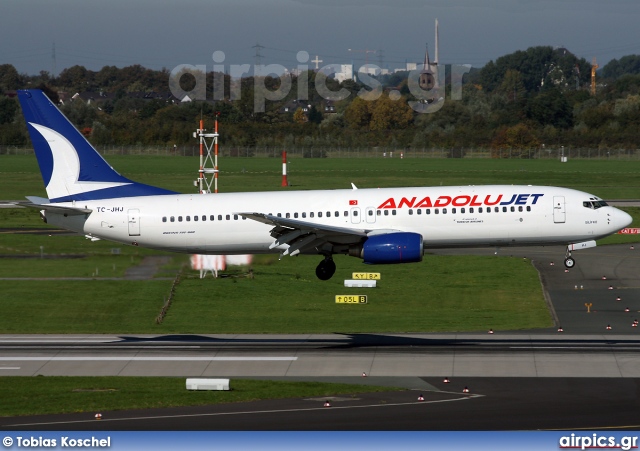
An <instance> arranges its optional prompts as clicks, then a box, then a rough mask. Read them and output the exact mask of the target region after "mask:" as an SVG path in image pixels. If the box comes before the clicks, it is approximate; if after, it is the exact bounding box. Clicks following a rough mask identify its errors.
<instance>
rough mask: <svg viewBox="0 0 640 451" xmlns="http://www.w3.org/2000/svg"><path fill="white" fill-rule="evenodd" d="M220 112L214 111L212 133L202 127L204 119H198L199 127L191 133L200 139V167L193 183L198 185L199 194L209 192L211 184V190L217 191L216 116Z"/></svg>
mask: <svg viewBox="0 0 640 451" xmlns="http://www.w3.org/2000/svg"><path fill="white" fill-rule="evenodd" d="M219 115H220V113H216V120H215V125H214V131H213V133H207V130H206V129H205V128H204V120H202V119H200V128H199V129H197V130H196V131H195V133H194V134H193V137H194V138H199V140H200V169H199V170H198V179H197V180H196V181H195V182H194V185H195V186H196V187H198V191H199V192H200V194H209V193H211V186H212V185H213V192H214V193H217V192H218V173H219V170H218V136H219V134H218V116H219Z"/></svg>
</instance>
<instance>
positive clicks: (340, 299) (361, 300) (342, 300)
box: [336, 294, 367, 304]
mask: <svg viewBox="0 0 640 451" xmlns="http://www.w3.org/2000/svg"><path fill="white" fill-rule="evenodd" d="M366 303H367V296H366V295H357V294H337V295H336V304H366Z"/></svg>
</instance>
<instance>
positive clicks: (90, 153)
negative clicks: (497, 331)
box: [18, 90, 631, 280]
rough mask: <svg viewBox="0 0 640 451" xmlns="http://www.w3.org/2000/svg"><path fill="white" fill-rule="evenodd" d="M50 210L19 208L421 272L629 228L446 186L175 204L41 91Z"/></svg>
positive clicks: (125, 235) (183, 198)
mask: <svg viewBox="0 0 640 451" xmlns="http://www.w3.org/2000/svg"><path fill="white" fill-rule="evenodd" d="M18 98H19V99H20V103H21V105H22V111H23V114H24V117H25V120H26V122H27V128H28V129H29V134H30V136H31V141H32V143H33V147H34V149H35V153H36V157H37V159H38V164H39V166H40V171H41V173H42V177H43V180H44V183H45V185H46V191H47V195H48V197H49V198H48V199H45V198H36V197H27V199H28V200H29V202H25V203H22V205H26V206H30V207H35V208H38V209H39V210H41V215H42V217H43V219H44V220H45V221H46V222H47V223H49V224H51V225H55V226H58V227H62V228H65V229H68V230H72V231H74V232H77V233H80V234H83V235H85V236H86V237H87V238H89V239H91V240H102V239H104V240H111V241H115V242H119V243H123V244H129V245H134V246H143V247H148V248H153V249H160V250H165V251H172V252H184V253H190V254H261V253H280V255H281V256H287V255H288V256H294V255H298V254H319V255H322V256H324V258H323V260H322V261H321V262H320V264H319V265H318V267H317V268H316V275H317V276H318V278H320V279H321V280H328V279H330V278H331V277H332V276H333V274H334V273H335V270H336V265H335V263H334V261H333V258H332V256H333V255H334V254H347V255H351V256H354V257H358V258H361V259H363V261H364V263H368V264H389V263H409V262H419V261H421V260H422V256H423V253H424V252H425V250H428V249H435V248H447V247H482V246H491V247H503V246H528V245H532V246H540V245H560V244H561V245H567V253H566V259H565V265H566V267H567V268H571V267H573V266H574V265H575V261H574V259H573V258H572V257H571V252H572V251H573V250H577V249H584V248H588V247H593V246H595V240H597V239H599V238H603V237H605V236H607V235H610V234H613V233H615V232H617V231H618V230H620V229H622V228H624V227H626V226H628V225H629V224H630V223H631V216H629V215H628V214H627V213H625V212H623V211H620V210H618V209H616V208H613V207H611V206H608V205H607V204H606V202H604V201H603V200H602V199H600V198H599V197H597V196H594V195H592V194H588V193H584V192H581V191H576V190H573V189H567V188H557V187H550V186H529V185H528V186H512V185H489V186H438V187H413V188H382V189H357V188H356V187H355V186H354V185H352V187H353V189H344V190H322V191H287V192H253V193H229V194H207V195H203V194H178V193H175V192H172V191H168V190H165V189H161V188H156V187H153V186H149V185H144V184H141V183H137V182H134V181H131V180H129V179H127V178H125V177H123V176H121V175H120V174H118V173H117V172H116V171H115V170H114V169H113V168H112V167H111V166H109V164H108V163H107V162H106V161H105V160H104V159H103V158H102V157H101V156H100V155H99V154H98V152H97V151H96V150H95V149H94V148H93V147H92V146H91V144H89V142H88V141H87V140H86V139H85V138H84V137H83V136H82V134H81V133H80V132H78V130H77V129H76V128H75V127H74V126H73V125H72V124H71V123H70V122H69V121H68V120H67V118H66V117H65V116H64V115H63V114H62V113H61V112H60V111H59V110H58V108H56V106H55V105H53V103H51V101H50V100H49V99H48V98H47V97H46V96H45V94H44V93H43V92H42V91H39V90H24V91H19V92H18Z"/></svg>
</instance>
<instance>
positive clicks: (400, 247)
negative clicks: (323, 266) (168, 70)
mask: <svg viewBox="0 0 640 451" xmlns="http://www.w3.org/2000/svg"><path fill="white" fill-rule="evenodd" d="M422 254H423V250H422V235H420V234H419V233H411V232H395V233H385V234H381V235H372V236H370V237H368V238H367V240H366V241H365V242H364V243H362V244H360V245H358V246H353V247H351V248H350V249H349V255H351V256H352V257H360V258H361V259H363V260H364V262H365V263H368V264H372V265H375V264H389V263H414V262H419V261H422Z"/></svg>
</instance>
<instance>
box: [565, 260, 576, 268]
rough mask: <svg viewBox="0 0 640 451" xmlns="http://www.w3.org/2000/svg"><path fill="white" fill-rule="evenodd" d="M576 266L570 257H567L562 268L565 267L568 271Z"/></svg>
mask: <svg viewBox="0 0 640 451" xmlns="http://www.w3.org/2000/svg"><path fill="white" fill-rule="evenodd" d="M575 265H576V261H575V260H574V259H573V258H571V257H567V258H565V259H564V266H566V267H567V268H568V269H571V268H573V267H574V266H575Z"/></svg>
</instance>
